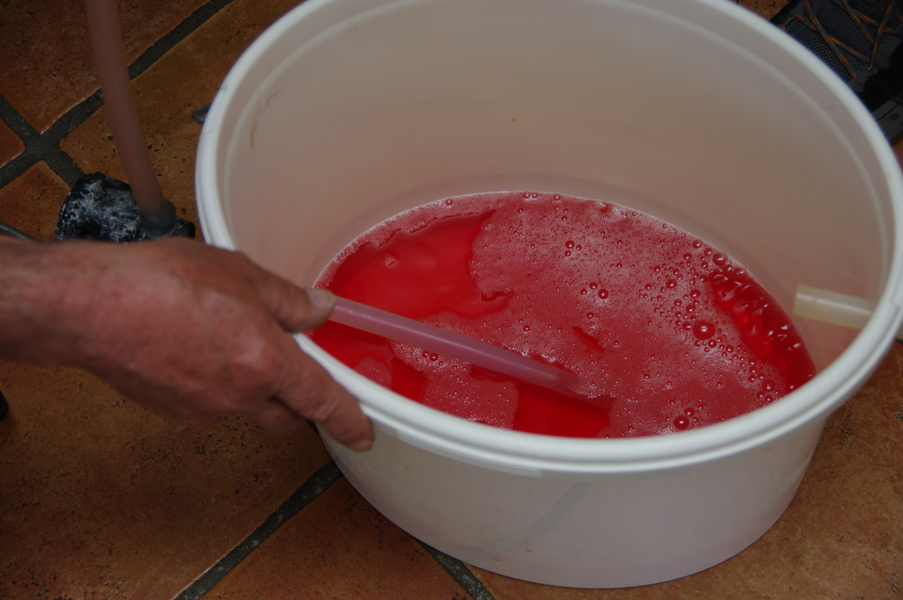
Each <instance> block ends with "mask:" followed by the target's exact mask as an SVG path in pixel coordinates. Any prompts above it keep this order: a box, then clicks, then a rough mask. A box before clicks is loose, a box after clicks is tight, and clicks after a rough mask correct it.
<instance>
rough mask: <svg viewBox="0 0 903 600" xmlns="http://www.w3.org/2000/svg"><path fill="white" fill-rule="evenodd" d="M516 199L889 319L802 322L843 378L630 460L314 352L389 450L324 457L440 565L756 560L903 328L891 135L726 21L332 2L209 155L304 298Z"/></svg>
mask: <svg viewBox="0 0 903 600" xmlns="http://www.w3.org/2000/svg"><path fill="white" fill-rule="evenodd" d="M499 190H531V191H547V192H559V193H564V194H571V195H576V196H582V197H587V198H596V199H599V200H605V201H610V202H616V203H620V204H624V205H628V206H631V207H634V208H636V209H639V210H642V211H645V212H648V213H650V214H653V215H655V216H657V217H659V218H662V219H665V220H667V221H670V222H671V223H673V224H675V225H677V226H679V227H682V228H684V229H686V230H688V231H690V232H691V233H693V234H695V235H697V236H699V237H701V238H703V239H705V240H706V241H708V242H710V243H712V244H713V245H715V246H718V247H720V248H721V249H722V250H724V251H726V252H727V253H728V254H730V255H732V256H734V257H735V258H736V259H738V260H739V261H740V262H741V263H743V264H745V266H747V267H748V268H749V269H750V271H751V272H752V273H753V275H754V276H756V277H757V279H758V280H759V281H760V282H761V283H762V284H763V285H764V286H765V287H766V288H767V289H768V290H769V291H770V292H771V293H772V295H774V296H775V297H776V298H777V299H778V301H779V302H781V304H782V305H783V306H784V307H785V308H786V309H788V311H789V307H790V306H791V305H792V297H793V294H794V292H795V289H796V286H797V285H798V284H805V285H810V286H814V287H817V288H820V289H825V290H831V291H834V292H839V293H844V294H850V295H853V296H857V297H861V298H864V299H867V300H869V301H870V302H873V303H874V304H875V306H876V308H875V310H874V313H873V315H872V317H871V319H870V320H869V321H868V323H867V324H866V326H865V328H864V329H863V330H862V331H861V332H855V331H851V330H847V329H843V328H840V327H837V326H833V325H827V324H821V323H817V322H812V321H803V320H798V322H797V323H796V324H797V326H798V328H799V329H800V331H801V333H802V334H803V336H804V338H805V340H806V343H807V345H808V346H809V349H810V351H811V352H812V355H813V358H814V359H815V361H816V364H817V365H818V367H819V370H820V372H819V374H818V375H817V376H816V377H815V378H814V379H813V380H812V381H811V382H810V383H808V384H806V385H805V386H803V387H801V388H800V389H799V390H797V391H796V392H794V393H792V394H790V395H789V396H787V397H785V398H784V399H782V400H780V401H778V402H775V403H774V404H772V405H769V406H767V407H766V408H763V409H760V410H758V411H755V412H753V413H752V414H749V415H746V416H743V417H740V418H737V419H733V420H731V421H728V422H725V423H722V424H718V425H714V426H710V427H705V428H700V429H698V430H695V431H688V432H683V433H678V434H674V435H669V436H662V437H650V438H637V439H626V440H580V439H564V438H553V437H544V436H537V435H531V434H524V433H518V432H511V431H505V430H501V429H495V428H491V427H488V426H483V425H479V424H475V423H470V422H467V421H464V420H460V419H456V418H453V417H450V416H447V415H445V414H442V413H439V412H436V411H434V410H431V409H428V408H426V407H423V406H420V405H418V404H416V403H414V402H411V401H408V400H406V399H404V398H402V397H400V396H397V395H395V394H394V393H392V392H390V391H388V390H386V389H384V388H381V387H380V386H378V385H376V384H374V383H372V382H370V381H369V380H367V379H365V378H363V377H361V376H359V375H357V374H356V373H354V372H353V371H351V370H350V369H348V368H346V367H344V366H343V365H341V364H340V363H338V362H337V361H336V360H335V359H333V358H332V357H331V356H329V355H328V354H326V353H325V352H323V351H322V350H321V349H320V348H318V347H317V346H316V345H315V344H313V343H312V342H311V341H310V340H309V339H308V338H306V337H304V336H299V337H298V342H299V344H301V346H302V347H303V348H304V350H305V351H306V352H308V353H309V354H310V355H311V356H313V357H314V358H315V359H316V360H318V361H319V362H320V363H322V364H323V365H324V366H325V367H326V368H327V369H328V370H329V371H330V372H331V373H332V374H333V375H334V376H335V378H336V379H337V380H339V381H340V382H341V383H342V384H343V385H345V386H346V387H347V388H348V389H349V390H351V391H352V393H354V394H355V395H356V396H357V397H358V398H360V400H361V403H362V405H363V407H364V410H365V411H366V413H367V414H368V415H369V416H370V417H371V418H372V420H373V422H374V423H375V426H376V428H377V438H376V444H375V446H374V448H373V450H372V451H370V452H367V453H363V454H356V453H353V452H350V451H348V450H346V449H344V448H343V447H341V446H338V445H337V444H335V443H334V442H333V441H332V440H330V439H326V440H325V441H326V444H327V446H328V448H329V450H330V452H331V453H332V454H333V456H334V457H335V460H336V462H337V463H338V464H339V466H340V467H341V468H342V470H343V471H344V472H345V474H346V476H347V478H348V480H349V481H350V482H351V483H352V484H353V485H354V486H355V487H356V488H357V489H358V490H359V491H360V493H361V494H362V495H363V496H364V497H365V498H366V499H367V500H368V501H369V502H371V503H372V504H373V505H374V506H375V507H376V508H377V509H378V510H379V511H381V512H382V513H383V514H385V515H386V516H387V517H388V518H389V519H391V520H392V521H394V522H395V523H397V524H398V525H399V526H400V527H401V528H403V529H405V530H406V531H408V532H410V533H411V534H412V535H414V536H416V537H417V538H419V539H421V540H422V541H424V542H425V543H427V544H429V545H431V546H433V547H435V548H438V549H439V550H441V551H443V552H446V553H448V554H450V555H452V556H455V557H457V558H459V559H461V560H463V561H465V562H467V563H470V564H473V565H477V566H479V567H482V568H485V569H488V570H491V571H494V572H498V573H502V574H505V575H509V576H512V577H517V578H521V579H526V580H529V581H535V582H539V583H545V584H554V585H563V586H574V587H623V586H634V585H642V584H649V583H654V582H659V581H664V580H668V579H672V578H677V577H681V576H684V575H688V574H690V573H693V572H696V571H699V570H702V569H705V568H707V567H709V566H711V565H714V564H716V563H718V562H720V561H723V560H725V559H726V558H728V557H730V556H732V555H734V554H736V553H737V552H739V551H741V550H742V549H743V548H745V547H746V546H747V545H749V544H751V543H752V542H753V541H754V540H756V539H757V538H758V537H759V536H761V535H762V534H763V533H764V532H765V531H767V530H768V528H769V527H771V525H772V524H773V523H774V522H775V521H776V520H777V519H778V518H779V517H780V515H781V514H782V512H783V511H784V510H785V508H786V507H787V505H788V503H789V502H790V500H791V498H792V497H793V495H794V493H795V492H796V489H797V487H798V485H799V482H800V479H801V478H802V476H803V473H804V471H805V469H806V466H807V464H808V461H809V459H810V457H811V455H812V452H813V450H814V448H815V445H816V442H817V441H818V439H819V436H820V433H821V430H822V427H823V424H824V421H825V419H826V418H827V416H828V415H829V413H830V412H831V411H832V410H834V409H835V408H836V407H838V406H839V405H840V404H841V403H842V402H843V401H844V400H845V399H846V398H848V397H849V396H850V395H851V394H852V393H853V391H854V390H855V389H856V388H857V387H858V386H859V385H860V384H861V383H862V382H863V380H864V379H865V378H866V377H867V376H868V375H869V373H870V372H871V371H872V369H873V368H874V367H875V365H876V363H877V362H878V361H879V360H880V359H881V357H882V355H883V354H884V352H885V351H886V349H887V347H888V345H889V343H890V341H891V339H892V336H893V332H895V331H896V330H897V328H898V326H899V324H900V320H901V314H903V313H901V303H903V289H901V282H900V273H901V265H900V259H901V248H900V244H901V240H903V229H901V227H903V216H901V207H903V204H901V181H900V174H899V169H898V166H897V163H896V161H895V159H894V157H893V155H892V153H891V151H890V149H889V147H888V145H887V143H886V141H885V140H884V139H883V138H882V136H881V134H880V132H879V130H878V128H877V127H876V126H875V124H874V123H873V121H872V119H871V117H870V116H869V114H868V113H867V112H866V111H865V109H864V108H863V107H862V106H861V105H860V104H859V102H858V101H857V99H856V98H855V97H854V96H853V95H852V94H851V93H850V92H849V91H848V90H847V89H846V87H845V86H844V84H843V83H842V82H841V81H840V80H839V79H837V78H836V77H835V76H834V75H833V74H832V73H831V72H830V71H829V70H828V69H827V68H825V67H824V66H823V65H822V64H821V63H820V62H819V61H818V59H816V58H815V57H814V56H811V55H810V54H809V53H808V52H807V51H806V50H804V49H802V47H799V46H798V45H797V44H796V42H794V41H793V40H791V39H789V38H788V37H787V36H785V34H783V33H781V32H780V31H779V30H777V29H776V28H774V27H772V26H771V25H769V24H768V23H766V22H765V21H764V20H762V19H760V18H758V17H757V16H755V15H753V14H751V13H747V12H746V11H745V10H743V9H740V8H737V7H736V6H734V5H731V4H730V3H728V2H725V1H724V0H630V1H625V0H394V1H393V0H389V1H386V0H334V1H330V0H309V1H308V2H305V3H304V4H302V5H301V6H299V7H298V8H297V9H295V10H293V11H292V12H290V13H289V14H288V15H286V16H285V17H284V18H283V19H281V20H280V21H279V22H278V23H276V24H275V25H274V26H273V27H272V28H270V29H269V30H268V31H267V32H266V33H265V34H264V35H263V36H262V37H261V38H260V39H259V40H258V41H257V42H256V43H255V44H254V45H253V46H252V47H251V48H250V49H249V50H248V51H247V52H246V53H245V54H244V56H242V58H241V59H240V60H239V61H238V63H237V64H236V65H235V67H234V68H233V70H232V71H231V73H230V74H229V76H228V77H227V78H226V80H225V81H224V83H223V85H222V88H221V90H220V92H219V94H218V95H217V97H216V100H215V102H214V103H213V107H212V108H211V110H210V113H209V115H208V118H207V122H206V124H205V126H204V131H203V134H202V136H201V142H200V150H199V154H198V172H197V194H198V203H199V210H200V216H201V222H202V225H203V230H204V234H205V236H206V237H207V239H208V240H209V241H210V242H211V243H213V244H216V245H219V246H223V247H227V248H237V249H240V250H242V251H244V252H246V253H247V254H248V255H250V256H251V257H252V258H253V259H254V260H256V261H257V262H259V263H260V264H262V265H264V266H266V267H267V268H269V269H271V270H273V271H275V272H277V273H280V274H282V275H283V276H285V277H288V278H289V279H292V280H294V281H297V282H299V283H301V284H311V283H312V282H313V281H314V280H315V279H316V277H317V275H318V274H319V273H320V272H321V271H322V269H323V268H324V267H325V265H327V264H328V262H329V261H330V260H331V259H332V258H333V256H334V255H335V254H336V253H337V252H338V251H339V250H340V249H341V248H342V247H343V246H344V245H345V244H347V243H348V242H349V241H351V240H352V239H353V238H354V237H356V236H357V235H359V234H360V233H362V232H363V231H364V230H366V229H367V228H369V227H370V226H372V225H374V224H376V223H378V222H380V221H381V220H383V219H385V218H387V217H389V216H391V215H394V214H396V213H398V212H400V211H402V210H404V209H407V208H410V207H413V206H416V205H419V204H422V203H425V202H429V201H433V200H437V199H440V198H443V197H447V196H452V195H458V194H467V193H474V192H488V191H499Z"/></svg>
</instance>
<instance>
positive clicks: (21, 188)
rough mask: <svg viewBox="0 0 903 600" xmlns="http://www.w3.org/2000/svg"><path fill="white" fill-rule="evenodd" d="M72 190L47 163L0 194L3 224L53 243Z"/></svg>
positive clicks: (0, 214)
mask: <svg viewBox="0 0 903 600" xmlns="http://www.w3.org/2000/svg"><path fill="white" fill-rule="evenodd" d="M67 193H69V186H68V185H66V183H65V182H64V181H63V180H62V179H60V178H59V177H58V176H57V175H56V173H54V172H53V171H52V170H50V168H49V167H48V166H47V165H46V164H44V163H38V164H37V165H35V166H33V167H32V168H31V169H29V170H28V171H26V172H25V174H23V175H21V176H20V177H18V178H17V179H16V180H15V181H13V182H12V183H11V184H9V185H8V186H6V187H4V188H3V189H2V190H0V222H3V223H6V224H7V225H10V226H12V227H15V228H16V229H18V230H19V231H22V232H23V233H27V234H28V235H30V236H32V237H34V238H37V239H39V240H41V241H44V242H49V241H51V240H53V236H54V234H55V232H56V221H57V218H58V217H59V214H60V206H62V204H63V200H65V198H66V194H67Z"/></svg>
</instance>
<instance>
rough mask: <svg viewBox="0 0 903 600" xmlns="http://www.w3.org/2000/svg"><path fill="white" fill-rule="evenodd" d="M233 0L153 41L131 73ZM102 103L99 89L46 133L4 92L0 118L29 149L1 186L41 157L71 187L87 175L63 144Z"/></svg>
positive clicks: (211, 5) (2, 176) (214, 3)
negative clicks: (12, 102) (29, 120)
mask: <svg viewBox="0 0 903 600" xmlns="http://www.w3.org/2000/svg"><path fill="white" fill-rule="evenodd" d="M231 3H232V0H210V1H209V2H207V3H206V4H204V5H202V6H201V7H199V8H198V9H196V10H195V11H194V12H193V13H191V14H190V15H189V16H188V17H186V18H185V19H184V20H183V21H182V22H180V23H179V24H178V25H176V26H175V27H174V28H173V29H172V31H170V32H169V33H167V34H165V35H164V36H162V37H161V38H160V39H158V40H157V41H155V42H154V43H153V44H151V46H150V47H149V48H148V49H147V50H145V51H144V52H143V53H142V54H141V55H140V56H139V57H138V58H137V59H135V61H134V62H133V63H132V64H131V65H129V77H130V78H131V79H134V78H135V77H137V76H139V75H141V74H142V73H144V72H145V71H146V70H147V69H149V68H150V67H151V66H153V64H154V63H156V62H157V61H158V60H159V59H160V58H162V57H163V56H164V55H165V54H166V53H167V52H169V51H170V50H172V49H173V48H174V47H175V46H176V45H178V44H179V42H181V41H182V40H184V39H185V38H186V37H188V36H189V35H190V34H191V33H193V32H194V31H195V30H197V29H198V28H199V27H200V26H201V25H203V24H204V23H206V22H207V21H208V20H209V19H210V18H211V17H213V16H214V15H216V14H217V13H218V12H219V11H220V10H222V9H223V8H225V7H227V6H228V5H229V4H231ZM203 103H206V102H203ZM101 106H103V95H102V94H101V92H100V90H97V91H95V92H94V93H93V94H91V95H90V96H88V97H87V98H85V99H84V100H82V101H81V102H79V103H78V104H76V105H75V106H73V107H72V108H70V109H69V110H68V111H66V113H64V114H63V115H62V116H61V117H60V118H59V119H57V120H56V121H54V123H53V124H52V125H50V127H48V128H47V130H46V131H45V132H44V133H39V132H38V131H37V130H36V129H35V128H34V127H32V126H31V124H30V123H29V122H28V121H27V120H26V119H25V118H24V117H23V116H22V115H21V114H19V112H18V111H17V110H16V109H15V108H13V107H12V105H10V104H9V102H8V101H7V100H6V99H5V98H3V96H0V120H2V121H3V122H5V123H6V124H7V125H8V126H9V128H10V129H11V130H12V131H13V132H14V133H15V134H16V135H17V136H18V137H19V138H20V139H21V140H22V142H23V143H24V144H25V150H24V151H23V152H22V153H21V154H19V155H18V156H16V157H15V158H13V159H12V160H10V161H9V162H8V163H7V164H5V165H4V166H3V167H0V188H4V187H6V186H7V185H9V184H10V183H12V182H13V181H14V180H16V179H17V178H19V177H20V176H22V175H23V174H25V172H26V171H28V169H30V168H31V167H33V166H34V165H35V164H37V163H39V162H41V161H43V162H45V163H47V165H48V166H49V167H50V168H51V170H53V171H54V172H55V173H56V174H57V175H58V176H59V177H60V179H62V180H63V181H65V182H66V184H67V185H69V186H70V187H72V186H73V185H75V182H76V181H78V179H79V178H80V177H81V176H82V175H84V171H82V170H81V168H80V167H79V166H78V165H77V164H76V162H75V160H73V158H72V157H71V156H69V154H68V153H66V152H65V151H64V150H63V149H62V148H61V147H60V142H61V141H62V140H63V139H64V138H65V137H66V136H67V135H69V134H70V133H72V131H74V130H75V129H76V128H77V127H78V126H79V125H81V124H82V123H84V122H85V121H86V120H87V119H88V118H89V117H90V116H91V115H92V114H94V113H95V112H96V111H97V110H98V109H99V108H100V107H101Z"/></svg>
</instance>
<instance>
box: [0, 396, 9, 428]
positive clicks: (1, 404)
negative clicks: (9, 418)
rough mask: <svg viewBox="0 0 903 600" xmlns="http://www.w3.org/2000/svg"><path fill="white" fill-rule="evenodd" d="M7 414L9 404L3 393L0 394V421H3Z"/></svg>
mask: <svg viewBox="0 0 903 600" xmlns="http://www.w3.org/2000/svg"><path fill="white" fill-rule="evenodd" d="M8 414H9V402H7V401H6V396H4V395H3V392H0V421H2V420H3V419H5V418H6V415H8Z"/></svg>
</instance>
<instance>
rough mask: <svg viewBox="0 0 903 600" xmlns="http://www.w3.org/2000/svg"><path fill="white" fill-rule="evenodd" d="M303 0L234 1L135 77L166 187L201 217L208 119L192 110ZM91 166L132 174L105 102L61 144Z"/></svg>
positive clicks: (192, 216)
mask: <svg viewBox="0 0 903 600" xmlns="http://www.w3.org/2000/svg"><path fill="white" fill-rule="evenodd" d="M297 3H298V2H297V0H279V1H273V2H255V1H252V0H235V1H234V2H232V3H231V4H230V5H229V6H227V7H226V8H225V9H223V10H221V11H220V12H219V13H217V15H216V16H214V17H213V18H211V19H210V20H209V21H208V22H207V23H205V24H204V25H203V26H201V27H200V28H199V29H198V30H197V31H195V32H194V33H192V34H191V35H190V36H188V38H186V39H185V40H184V41H182V42H181V43H180V44H179V45H178V46H177V47H176V48H174V49H173V50H172V51H170V52H169V53H168V54H166V55H165V56H164V57H163V58H162V59H160V60H159V61H158V62H157V63H155V64H154V65H153V66H152V67H151V68H150V69H148V70H147V71H146V72H145V73H143V74H142V75H141V76H139V77H137V78H136V79H135V81H134V82H133V89H134V90H135V98H136V99H135V102H136V107H137V110H138V112H139V115H140V118H141V121H142V127H143V129H144V131H145V137H146V142H147V145H148V148H149V153H150V157H151V161H152V163H153V165H154V167H155V169H156V170H157V173H158V175H159V180H160V186H161V188H162V190H163V194H164V196H166V197H167V198H168V199H169V200H170V201H171V202H172V203H173V204H175V206H176V208H177V209H178V210H179V211H180V216H181V217H183V218H185V219H188V220H189V221H192V222H194V223H196V224H197V209H196V207H195V202H194V161H195V154H196V152H197V140H198V136H199V135H200V130H201V126H200V125H199V124H198V123H197V122H195V121H194V120H193V119H192V114H193V113H194V112H195V111H196V110H198V109H199V108H201V107H203V106H205V105H207V104H208V103H210V101H212V100H213V96H214V95H215V94H216V91H217V89H218V88H219V84H220V82H221V81H222V80H223V78H224V77H225V76H226V73H227V72H228V70H229V68H230V67H231V66H232V64H233V63H234V62H235V61H236V60H237V59H238V57H239V56H240V55H241V53H242V52H243V51H244V50H245V48H247V46H248V45H249V44H250V43H251V42H252V41H253V40H254V38H256V37H257V36H258V35H259V34H260V33H261V32H262V31H263V30H264V29H265V28H266V26H268V25H269V24H271V23H272V22H273V21H275V20H276V19H277V18H278V17H280V16H282V15H283V14H284V13H285V12H286V11H288V10H289V9H290V8H291V7H293V6H294V5H296V4H297ZM60 146H61V147H62V149H63V150H64V151H65V152H67V153H68V154H69V155H70V156H71V157H72V158H73V159H74V160H75V162H76V163H77V164H78V165H79V167H81V169H82V170H83V171H85V172H86V173H92V172H95V171H99V172H102V173H106V174H108V175H110V176H113V177H116V178H117V179H121V180H123V181H127V178H126V176H125V172H124V170H123V168H122V165H121V164H120V162H119V153H118V151H117V150H116V145H115V143H114V141H113V138H112V134H111V132H110V127H109V122H108V121H107V116H106V112H105V111H104V109H101V110H99V111H97V112H96V113H95V114H94V115H92V116H91V117H90V118H89V119H88V120H86V121H85V122H84V124H82V125H81V126H80V127H78V128H77V129H76V130H75V131H73V132H72V133H71V134H70V135H69V136H68V137H67V138H66V139H64V140H63V141H62V143H61V144H60Z"/></svg>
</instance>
